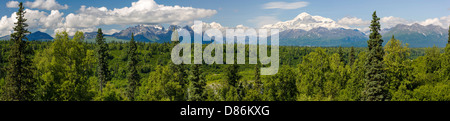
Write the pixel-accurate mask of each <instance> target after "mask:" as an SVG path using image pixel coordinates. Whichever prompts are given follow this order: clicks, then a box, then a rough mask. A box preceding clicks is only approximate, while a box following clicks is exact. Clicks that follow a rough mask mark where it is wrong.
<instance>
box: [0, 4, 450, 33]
mask: <svg viewBox="0 0 450 121" xmlns="http://www.w3.org/2000/svg"><path fill="white" fill-rule="evenodd" d="M10 1H11V0H1V2H0V5H3V6H4V7H0V8H1V9H0V15H1V16H2V17H4V16H6V17H11V14H12V13H13V12H15V11H17V8H10V7H7V3H8V2H10ZM27 1H29V2H36V1H47V0H24V1H22V2H27ZM50 1H55V0H50ZM137 1H139V0H56V2H57V3H58V4H59V5H62V6H64V5H67V6H68V8H67V9H65V8H62V9H61V8H57V9H56V10H57V11H58V12H59V13H63V15H62V16H61V18H65V17H66V16H67V15H68V14H70V13H73V14H74V15H78V14H79V13H80V8H81V6H82V5H84V6H86V8H88V7H94V8H101V7H106V8H107V9H108V10H114V9H115V8H117V9H120V8H124V7H131V6H132V5H131V4H132V2H137ZM142 1H145V0H142ZM150 1H152V0H150ZM154 2H155V3H156V4H158V5H164V6H170V7H173V6H176V5H178V6H182V7H192V9H191V10H192V11H197V9H201V10H211V11H206V13H205V14H204V16H202V15H198V16H195V17H192V18H188V19H185V20H183V21H190V20H191V19H196V20H203V21H204V22H217V23H220V24H222V26H230V27H234V26H236V25H240V24H242V25H245V26H249V27H259V26H260V24H266V23H272V24H273V23H274V22H276V21H287V20H291V19H293V18H294V17H296V16H297V15H298V14H300V13H302V12H307V13H309V14H311V15H318V16H322V17H326V18H331V19H333V20H334V21H338V20H340V19H342V18H344V17H354V18H358V19H362V20H364V21H368V20H370V19H371V13H372V12H373V11H374V10H376V11H377V13H378V16H379V17H389V16H392V17H395V18H402V19H403V20H406V21H410V22H413V21H415V22H421V21H426V20H427V19H430V20H431V19H435V18H438V19H439V18H441V17H446V16H449V15H450V0H432V1H430V0H314V1H313V0H282V1H275V0H155V1H154ZM271 2H284V4H285V5H296V4H295V3H298V2H303V3H306V5H304V6H303V7H299V6H297V7H295V6H290V7H292V8H290V9H281V8H272V9H267V4H268V3H271ZM26 8H28V9H31V10H36V11H40V12H45V13H47V15H50V13H51V10H54V9H45V8H43V7H39V6H34V7H31V6H27V7H26ZM197 12H198V11H197ZM153 13H157V12H150V14H146V15H142V16H149V17H151V16H153V15H154V14H153ZM197 14H203V12H198V13H197ZM170 15H171V14H170V12H168V13H166V14H165V16H170ZM155 18H161V17H158V16H156V17H155ZM162 18H164V17H162ZM257 18H259V19H257ZM449 18H450V17H449ZM66 19H67V18H66ZM261 19H265V20H261ZM443 19H444V18H443ZM445 19H447V18H445ZM129 20H130V19H128V20H127V21H129ZM64 21H65V20H63V22H64ZM260 21H267V22H266V23H260ZM442 21H444V22H446V20H441V22H442ZM139 23H142V22H135V23H133V22H128V23H121V24H116V23H111V24H104V22H103V23H97V24H92V25H91V26H92V27H91V28H93V27H102V28H106V29H116V30H121V29H124V28H126V27H128V26H133V25H136V24H139ZM151 23H153V24H164V25H166V26H167V25H168V24H185V23H189V22H180V21H177V22H174V21H173V20H167V21H165V20H161V21H156V22H151ZM51 24H56V23H51ZM447 24H448V23H447ZM41 25H42V24H37V25H36V27H35V28H33V29H35V30H38V29H40V28H39V27H40V26H41ZM3 28H4V29H2V25H1V24H0V32H4V31H6V29H5V28H7V27H3ZM44 28H45V27H44ZM55 28H56V27H48V26H47V27H46V29H45V30H46V31H47V32H51V31H54V29H55ZM59 28H64V26H62V25H61V27H59ZM72 28H73V29H74V30H75V29H80V30H83V29H84V30H87V29H86V28H90V26H89V25H85V26H82V27H79V26H77V27H74V26H73V25H72Z"/></svg>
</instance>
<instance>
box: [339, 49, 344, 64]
mask: <svg viewBox="0 0 450 121" xmlns="http://www.w3.org/2000/svg"><path fill="white" fill-rule="evenodd" d="M338 54H339V57H340V59H341V60H340V61H341V62H344V51H343V50H342V47H341V46H339V48H338Z"/></svg>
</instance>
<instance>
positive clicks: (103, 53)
mask: <svg viewBox="0 0 450 121" xmlns="http://www.w3.org/2000/svg"><path fill="white" fill-rule="evenodd" d="M95 40H96V42H97V59H98V60H97V64H98V65H97V76H98V80H99V87H100V93H102V90H103V87H104V86H105V85H106V82H107V81H109V80H110V79H111V77H110V76H111V75H110V72H109V70H108V61H107V59H108V56H109V54H108V44H106V42H105V38H103V32H102V29H101V28H99V29H98V31H97V37H96V38H95Z"/></svg>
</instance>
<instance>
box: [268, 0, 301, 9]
mask: <svg viewBox="0 0 450 121" xmlns="http://www.w3.org/2000/svg"><path fill="white" fill-rule="evenodd" d="M308 4H309V3H308V2H303V1H300V2H291V3H288V2H269V3H266V4H264V5H263V8H264V9H298V8H303V7H306V6H308Z"/></svg>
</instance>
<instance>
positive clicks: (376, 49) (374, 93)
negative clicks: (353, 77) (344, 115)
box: [363, 11, 388, 101]
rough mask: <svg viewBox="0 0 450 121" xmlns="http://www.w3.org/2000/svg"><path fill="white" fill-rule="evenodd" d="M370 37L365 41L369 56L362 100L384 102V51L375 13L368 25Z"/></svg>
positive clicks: (385, 96)
mask: <svg viewBox="0 0 450 121" xmlns="http://www.w3.org/2000/svg"><path fill="white" fill-rule="evenodd" d="M370 31H371V33H370V35H369V38H370V39H369V40H368V41H367V44H368V48H369V51H368V52H369V53H368V54H369V55H368V57H367V60H366V70H367V72H366V75H365V89H364V92H363V93H364V100H366V101H384V100H386V99H387V93H388V92H387V91H386V88H385V84H386V74H385V70H384V62H383V56H384V50H383V47H382V44H383V40H382V39H381V34H380V32H379V31H380V18H378V17H377V15H376V11H375V12H373V15H372V22H371V25H370Z"/></svg>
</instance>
